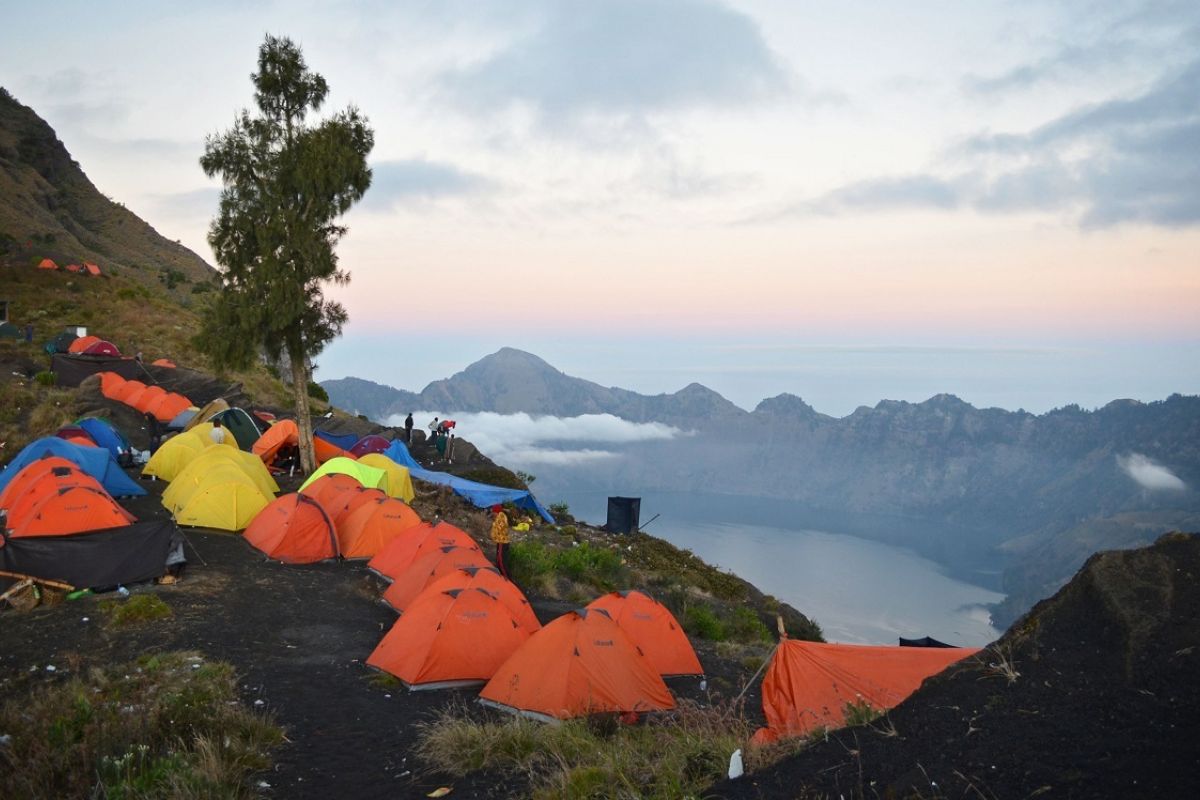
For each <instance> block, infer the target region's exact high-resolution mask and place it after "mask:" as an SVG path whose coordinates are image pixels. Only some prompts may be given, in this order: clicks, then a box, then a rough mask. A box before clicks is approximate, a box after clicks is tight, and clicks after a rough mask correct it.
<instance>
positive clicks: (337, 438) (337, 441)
mask: <svg viewBox="0 0 1200 800" xmlns="http://www.w3.org/2000/svg"><path fill="white" fill-rule="evenodd" d="M313 435H314V436H320V437H321V438H322V439H324V440H325V441H327V442H329V443H330V444H332V445H335V446H337V447H340V448H342V449H343V450H349V449H350V448H351V447H354V445H355V444H356V443H357V442H358V437H357V436H355V435H354V434H353V433H343V434H341V435H339V434H336V433H330V432H329V431H313Z"/></svg>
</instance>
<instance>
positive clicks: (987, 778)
mask: <svg viewBox="0 0 1200 800" xmlns="http://www.w3.org/2000/svg"><path fill="white" fill-rule="evenodd" d="M1198 577H1200V537H1198V536H1196V535H1185V534H1171V535H1167V536H1164V537H1163V538H1161V539H1160V540H1159V541H1158V542H1156V543H1155V544H1154V545H1153V546H1152V547H1148V548H1144V549H1139V550H1132V551H1125V552H1106V553H1101V554H1099V555H1096V556H1094V557H1092V558H1091V559H1090V560H1089V561H1088V562H1087V565H1086V566H1085V567H1084V568H1083V569H1082V570H1080V572H1079V574H1077V575H1076V576H1075V577H1074V578H1073V579H1072V580H1071V582H1070V583H1069V584H1068V585H1067V586H1066V587H1065V588H1063V589H1062V591H1060V592H1059V593H1058V594H1056V595H1055V596H1054V597H1053V598H1051V599H1049V600H1046V601H1044V602H1041V603H1039V604H1038V605H1037V606H1036V607H1035V608H1034V609H1033V610H1032V611H1031V612H1030V613H1029V614H1028V615H1027V616H1025V617H1024V618H1023V619H1022V620H1020V621H1019V622H1018V623H1017V624H1016V625H1014V626H1013V627H1012V628H1011V629H1010V630H1009V631H1008V632H1007V633H1006V634H1005V635H1004V636H1003V637H1002V638H1001V639H1000V640H999V641H998V642H996V643H995V644H994V645H992V646H991V647H989V648H988V649H987V650H985V651H984V652H982V653H981V654H980V655H979V656H977V657H975V658H970V659H967V660H966V661H963V662H962V663H960V664H958V665H955V666H953V667H951V668H950V669H948V670H947V671H946V672H944V673H942V674H941V675H938V676H936V677H933V678H930V679H929V680H927V681H926V682H925V684H924V685H923V686H922V687H921V689H919V690H918V691H917V692H916V693H914V694H913V695H912V696H910V697H909V698H908V700H906V701H905V702H904V703H902V704H900V705H899V706H897V707H896V708H895V709H893V710H892V711H891V712H889V713H888V714H887V715H886V716H885V717H884V718H883V719H881V720H879V721H877V722H875V723H873V724H870V725H866V726H861V727H857V728H848V729H845V730H842V731H837V732H834V733H831V734H829V735H828V736H827V737H826V738H825V740H818V741H816V742H814V743H813V744H811V745H810V746H809V747H808V748H807V749H805V750H804V751H803V752H801V753H800V754H799V755H797V756H795V757H793V758H790V759H788V760H786V761H784V762H783V763H781V764H779V765H777V766H775V767H774V768H771V769H768V770H765V771H764V772H761V773H759V774H754V775H750V776H747V777H746V778H744V779H742V780H740V781H729V782H725V783H722V784H720V785H718V786H717V787H714V789H713V790H712V792H711V793H710V794H708V795H707V796H710V797H721V798H746V799H747V800H749V798H772V797H812V798H817V797H838V796H842V797H848V798H849V797H853V798H865V797H988V798H990V797H1005V798H1007V797H1036V796H1045V797H1091V798H1098V797H1113V798H1124V797H1195V796H1197V793H1198V792H1200V773H1198V772H1197V771H1196V757H1195V756H1196V742H1197V741H1200V689H1197V686H1196V682H1195V680H1194V676H1195V674H1196V673H1197V670H1200V649H1198V648H1197V646H1196V645H1197V642H1200V581H1198V580H1197V578H1198Z"/></svg>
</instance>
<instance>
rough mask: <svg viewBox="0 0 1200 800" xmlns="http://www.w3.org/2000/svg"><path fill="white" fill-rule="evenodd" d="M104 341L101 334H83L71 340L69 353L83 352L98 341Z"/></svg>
mask: <svg viewBox="0 0 1200 800" xmlns="http://www.w3.org/2000/svg"><path fill="white" fill-rule="evenodd" d="M102 341H104V340H103V339H101V338H100V337H99V336H81V337H79V338H78V339H76V340H75V341H73V342H71V346H70V347H68V348H67V352H68V353H82V352H83V351H84V350H87V349H88V348H89V347H91V346H92V345H94V344H96V343H97V342H102Z"/></svg>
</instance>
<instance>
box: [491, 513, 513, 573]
mask: <svg viewBox="0 0 1200 800" xmlns="http://www.w3.org/2000/svg"><path fill="white" fill-rule="evenodd" d="M492 511H494V512H496V517H495V519H493V520H492V542H493V543H494V544H495V545H496V567H497V568H498V569H499V570H500V574H501V575H503V576H504V577H505V578H507V577H508V566H507V565H506V564H505V563H504V557H505V556H506V555H507V554H508V543H509V534H508V515H507V514H505V513H504V507H503V506H492Z"/></svg>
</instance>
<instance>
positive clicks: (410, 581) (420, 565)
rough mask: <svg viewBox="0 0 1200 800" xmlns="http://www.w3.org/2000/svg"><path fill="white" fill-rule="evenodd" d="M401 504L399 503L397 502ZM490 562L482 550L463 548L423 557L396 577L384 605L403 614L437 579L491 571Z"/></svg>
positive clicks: (388, 590) (386, 594)
mask: <svg viewBox="0 0 1200 800" xmlns="http://www.w3.org/2000/svg"><path fill="white" fill-rule="evenodd" d="M395 502H399V501H395ZM490 566H492V564H491V562H490V561H488V559H487V556H485V555H484V554H483V553H481V552H479V550H464V549H462V548H461V547H444V548H442V549H441V550H435V551H434V552H432V553H429V554H428V555H424V556H421V558H419V559H417V560H416V561H414V562H413V564H412V566H411V567H409V568H408V569H406V570H405V571H404V572H402V573H400V574H399V575H397V576H396V580H394V581H392V585H391V586H389V587H388V589H387V591H386V592H384V593H383V601H384V602H385V603H387V604H388V605H389V606H391V607H392V608H394V609H396V611H399V612H400V613H401V614H403V613H404V611H405V610H406V609H407V608H408V606H409V604H411V603H412V602H413V601H414V600H416V599H417V595H419V594H421V592H423V591H424V590H425V589H426V587H428V586H429V585H431V584H432V583H433V582H434V581H436V580H437V579H438V578H441V577H444V576H446V575H449V574H450V573H451V572H453V571H454V570H457V569H469V568H471V567H490Z"/></svg>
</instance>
